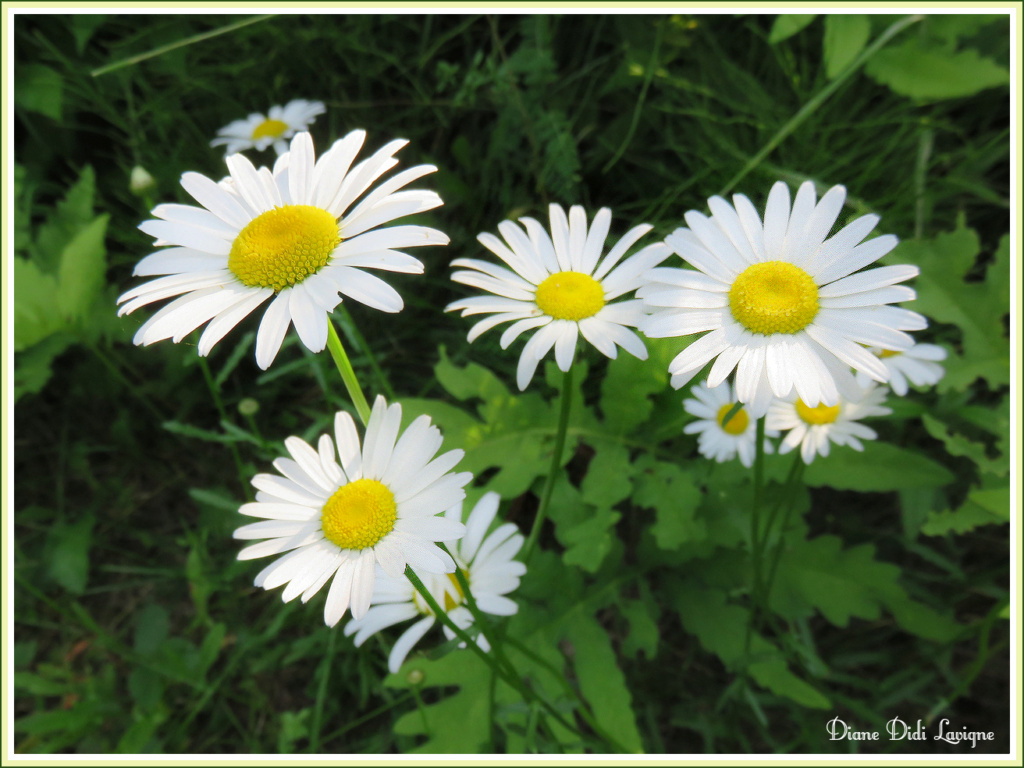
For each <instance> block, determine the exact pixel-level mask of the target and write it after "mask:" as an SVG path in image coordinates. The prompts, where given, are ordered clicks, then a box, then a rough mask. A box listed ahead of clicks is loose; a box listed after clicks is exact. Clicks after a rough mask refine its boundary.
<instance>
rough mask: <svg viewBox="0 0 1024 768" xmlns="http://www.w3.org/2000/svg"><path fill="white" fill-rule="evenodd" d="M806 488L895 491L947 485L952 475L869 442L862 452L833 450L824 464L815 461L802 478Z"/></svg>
mask: <svg viewBox="0 0 1024 768" xmlns="http://www.w3.org/2000/svg"><path fill="white" fill-rule="evenodd" d="M804 480H805V481H806V482H807V484H808V485H810V486H822V485H828V486H831V487H832V488H838V489H840V490H849V491H896V490H900V489H902V488H920V487H927V486H938V485H948V484H949V483H951V482H952V481H953V473H952V472H950V471H949V470H948V469H946V468H945V467H943V466H942V465H941V464H938V463H936V462H935V461H933V460H931V459H928V458H925V457H924V456H922V455H921V454H919V453H915V452H912V451H908V450H906V449H904V448H900V447H898V446H895V445H892V444H890V443H883V442H876V441H870V442H867V443H865V444H864V450H863V451H855V450H853V449H852V448H848V447H846V446H840V447H835V448H833V449H832V451H831V452H830V453H829V456H828V459H826V460H820V459H818V460H815V461H814V462H813V463H812V464H811V465H810V466H809V467H808V468H807V472H806V473H805V474H804Z"/></svg>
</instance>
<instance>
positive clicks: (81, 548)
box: [46, 514, 96, 595]
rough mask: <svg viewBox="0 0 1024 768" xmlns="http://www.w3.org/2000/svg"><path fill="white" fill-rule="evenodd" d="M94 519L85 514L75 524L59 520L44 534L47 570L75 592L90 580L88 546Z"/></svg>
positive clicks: (54, 578) (61, 583)
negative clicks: (47, 533)
mask: <svg viewBox="0 0 1024 768" xmlns="http://www.w3.org/2000/svg"><path fill="white" fill-rule="evenodd" d="M95 523H96V519H95V518H94V517H93V516H92V515H91V514H87V515H85V516H83V517H81V518H79V519H78V520H77V521H75V522H74V523H66V522H63V521H62V522H58V523H56V524H55V525H54V526H53V527H52V528H51V529H50V533H49V535H48V536H47V540H46V544H47V563H48V566H47V572H48V574H49V576H50V578H51V579H53V581H55V582H56V583H57V584H59V585H60V586H62V587H64V589H66V590H67V591H68V592H70V593H72V594H74V595H80V594H82V592H84V591H85V585H86V583H87V581H88V579H89V547H90V545H91V544H92V527H93V525H94V524H95Z"/></svg>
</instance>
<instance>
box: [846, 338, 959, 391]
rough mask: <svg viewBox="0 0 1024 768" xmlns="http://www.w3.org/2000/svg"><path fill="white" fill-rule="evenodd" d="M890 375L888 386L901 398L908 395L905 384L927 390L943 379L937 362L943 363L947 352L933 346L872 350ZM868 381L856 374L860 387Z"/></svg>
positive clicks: (942, 369)
mask: <svg viewBox="0 0 1024 768" xmlns="http://www.w3.org/2000/svg"><path fill="white" fill-rule="evenodd" d="M871 352H872V353H873V354H875V355H878V358H879V359H880V360H881V361H882V365H884V366H885V368H886V370H887V371H888V372H889V386H891V387H892V391H893V392H895V393H896V394H897V395H899V396H900V397H903V396H904V395H905V394H907V382H908V381H909V382H910V383H911V384H913V385H914V386H915V387H930V386H933V385H934V384H937V383H938V381H939V379H941V378H942V377H943V376H945V375H946V370H945V369H944V368H943V367H942V366H941V365H939V364H938V362H937V361H938V360H945V359H946V350H945V349H943V348H942V347H940V346H938V345H936V344H915V345H914V346H912V347H911V348H910V349H908V350H905V351H903V352H894V351H893V350H891V349H880V348H879V347H872V348H871ZM869 381H870V379H868V377H867V376H865V375H864V374H862V373H858V374H857V383H858V384H860V385H861V386H862V387H863V386H866V385H867V383H868V382H869Z"/></svg>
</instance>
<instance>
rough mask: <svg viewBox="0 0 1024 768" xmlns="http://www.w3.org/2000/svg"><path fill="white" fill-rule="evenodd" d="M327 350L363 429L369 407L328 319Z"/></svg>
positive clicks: (366, 421) (332, 325)
mask: <svg viewBox="0 0 1024 768" xmlns="http://www.w3.org/2000/svg"><path fill="white" fill-rule="evenodd" d="M327 349H328V350H329V351H330V353H331V357H333V358H334V364H335V365H336V366H337V367H338V373H340V374H341V380H342V381H344V382H345V389H347V390H348V396H349V397H350V398H352V404H353V405H354V406H355V407H356V413H358V414H359V420H360V421H362V422H363V426H364V427H365V426H366V424H367V423H368V422H369V421H370V405H369V403H367V402H366V398H365V397H364V396H363V390H362V388H361V387H360V386H359V379H357V378H356V372H355V371H354V370H353V369H352V363H350V362H349V359H348V355H346V354H345V348H344V347H343V346H342V345H341V339H339V338H338V332H337V331H336V330H335V329H334V323H333V322H332V321H331V319H330V318H327Z"/></svg>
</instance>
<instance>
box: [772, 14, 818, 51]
mask: <svg viewBox="0 0 1024 768" xmlns="http://www.w3.org/2000/svg"><path fill="white" fill-rule="evenodd" d="M817 17H818V14H816V13H786V14H782V15H781V16H777V17H776V18H775V22H774V23H773V24H772V30H771V32H769V33H768V42H769V43H771V44H772V45H775V44H776V43H781V42H782V41H783V40H785V39H787V38H789V37H792V36H793V35H795V34H796V33H797V32H799V31H800V30H801V29H803V28H804V27H806V26H807V25H808V24H810V23H811V22H812V21H814V20H815V19H816V18H817Z"/></svg>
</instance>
